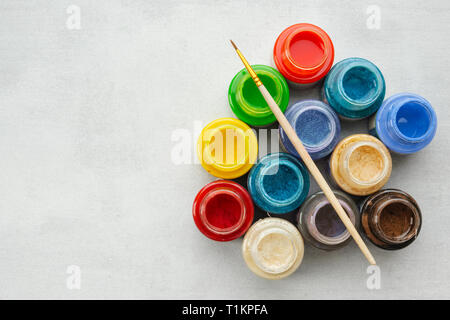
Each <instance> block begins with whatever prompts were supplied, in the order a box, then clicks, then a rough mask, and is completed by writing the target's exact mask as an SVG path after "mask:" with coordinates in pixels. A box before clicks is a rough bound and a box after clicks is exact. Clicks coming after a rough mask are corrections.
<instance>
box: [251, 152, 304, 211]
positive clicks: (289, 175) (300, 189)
mask: <svg viewBox="0 0 450 320" xmlns="http://www.w3.org/2000/svg"><path fill="white" fill-rule="evenodd" d="M248 189H249V192H250V195H251V196H252V199H253V201H254V202H255V203H256V205H257V206H258V207H260V208H261V209H262V210H264V211H267V212H270V213H277V214H279V213H288V212H291V211H293V210H295V209H296V208H298V207H299V206H300V205H301V204H302V202H303V201H304V200H305V198H306V196H307V195H308V192H309V175H308V172H307V170H306V168H305V166H304V165H303V164H302V163H301V162H300V161H299V160H298V159H297V158H295V157H294V156H292V155H290V154H288V153H283V152H280V153H271V154H268V155H266V156H264V157H263V158H261V159H260V160H259V161H258V163H257V164H256V165H255V166H254V167H253V169H252V170H251V171H250V173H249V176H248Z"/></svg>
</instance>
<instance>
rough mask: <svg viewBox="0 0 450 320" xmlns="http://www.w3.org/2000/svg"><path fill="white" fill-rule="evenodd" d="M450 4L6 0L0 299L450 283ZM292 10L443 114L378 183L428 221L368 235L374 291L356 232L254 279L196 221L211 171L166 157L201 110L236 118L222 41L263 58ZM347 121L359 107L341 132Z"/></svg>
mask: <svg viewBox="0 0 450 320" xmlns="http://www.w3.org/2000/svg"><path fill="white" fill-rule="evenodd" d="M71 5H75V6H77V7H78V8H80V10H81V15H80V17H81V20H80V21H81V25H80V27H81V28H80V29H70V28H71V27H73V20H71V17H72V16H73V14H74V12H76V10H75V11H73V8H74V7H71ZM369 5H375V6H376V7H369ZM68 8H70V9H69V13H67V11H66V10H67V9H68ZM368 8H369V9H368ZM374 8H375V9H374ZM378 9H379V10H380V16H379V17H380V25H379V29H377V28H375V29H373V27H374V26H375V27H376V22H375V25H374V20H373V14H374V12H375V13H376V11H377V10H378ZM367 10H369V11H367ZM374 10H375V11H374ZM449 18H450V3H449V2H448V1H444V0H442V1H411V0H408V1H406V0H404V1H395V2H394V1H381V0H378V1H299V0H289V1H283V2H280V3H277V2H275V1H267V0H261V1H214V2H213V1H200V0H197V1H166V0H164V1H162V0H161V1H143V0H142V1H138V0H134V1H132V0H122V1H118V0H98V1H87V0H71V1H66V0H61V1H28V0H27V1H25V0H21V1H12V0H11V1H10V0H3V1H1V2H0V25H1V27H0V42H1V45H0V73H1V77H0V154H1V157H0V176H1V179H0V298H66V299H80V298H126V299H128V298H201V299H204V298H205V299H206V298H223V299H227V298H238V299H240V298H245V299H253V298H255V299H260V298H261V299H265V298H278V299H287V298H289V299H304V298H312V299H319V298H351V299H360V298H369V299H371V298H373V299H381V298H388V299H391V298H450V287H449V280H450V265H449V262H450V256H449V252H450V250H449V249H450V246H449V238H448V233H449V229H450V220H449V205H450V200H449V180H450V179H449V178H450V167H449V160H448V155H449V154H450V144H449V140H450V134H449V132H450V131H447V130H450V128H449V126H450V119H449V116H450V111H449V110H450V109H449V107H448V88H449V87H450V82H449V78H448V74H449V73H450V69H449V63H450V58H449V55H448V52H449V49H450V42H449V41H448V21H449ZM68 19H69V21H67V20H68ZM297 22H311V23H314V24H317V25H319V26H321V27H323V28H324V29H325V30H326V31H327V32H328V33H329V34H330V36H331V38H332V39H333V41H334V44H335V48H336V60H335V61H339V60H341V59H343V58H346V57H351V56H359V57H364V58H367V59H369V60H372V61H373V62H374V63H376V64H377V65H378V66H379V67H380V69H381V70H382V72H383V74H384V76H385V78H386V82H387V95H391V94H394V93H397V92H402V91H411V92H415V93H418V94H421V95H423V96H424V97H426V98H427V99H428V100H429V101H430V102H431V103H432V104H433V106H434V107H435V108H436V111H437V114H438V120H439V127H438V132H437V135H436V137H435V140H434V141H433V143H432V144H431V145H430V146H429V147H428V148H426V149H425V150H423V151H422V152H419V153H417V154H415V155H412V156H408V157H397V156H395V157H394V171H393V174H392V177H391V179H390V181H389V183H388V186H389V187H397V188H401V189H404V190H405V191H407V192H409V193H411V194H412V195H413V196H414V197H415V198H416V199H417V201H418V202H419V204H420V206H421V208H422V210H423V218H424V224H423V229H422V233H421V235H420V237H419V238H418V240H417V241H416V242H415V243H414V244H413V245H411V246H410V247H408V248H406V249H404V250H401V251H398V252H386V251H382V250H379V249H377V248H375V247H374V246H373V245H370V249H371V250H372V252H373V254H374V255H375V257H376V259H377V261H378V264H379V266H380V268H381V289H380V290H369V289H367V287H366V279H367V277H368V274H366V267H367V264H366V262H365V260H364V258H363V256H362V255H361V254H360V252H359V251H358V249H357V247H356V245H355V244H354V243H351V244H350V245H349V246H348V247H346V248H344V249H342V250H339V251H336V252H331V253H326V252H321V251H319V250H316V249H314V248H312V247H311V246H307V247H306V253H305V258H304V261H303V264H302V266H301V267H300V269H299V270H298V271H297V272H296V273H295V274H294V275H293V276H291V277H289V278H287V279H285V280H281V281H267V280H263V279H259V278H257V277H256V276H254V275H253V274H252V273H251V272H250V271H249V270H248V269H247V267H246V266H245V264H244V261H243V259H242V257H241V252H240V247H241V242H242V240H236V241H234V242H231V243H224V244H221V243H215V242H213V241H210V240H208V239H206V238H204V237H203V235H202V234H200V233H199V232H198V231H197V229H196V228H195V226H194V223H193V220H192V217H191V205H192V201H193V198H194V196H195V194H196V192H197V191H198V190H199V189H200V188H201V187H202V186H203V185H204V184H206V183H207V182H209V181H212V180H213V177H211V176H209V175H208V174H207V173H206V172H205V171H204V170H203V169H202V168H201V167H200V166H199V165H198V164H181V165H175V164H174V163H173V162H172V160H171V153H172V150H173V148H174V146H175V145H176V141H172V134H173V133H174V132H180V131H176V130H180V129H185V130H187V131H186V132H187V133H190V135H191V136H190V138H189V139H192V141H193V139H196V137H197V133H198V132H194V129H195V128H197V129H195V130H198V122H199V121H200V122H201V123H202V124H206V123H207V122H209V121H211V120H213V119H215V118H218V117H223V116H232V113H231V111H230V109H229V107H228V102H227V89H228V84H229V81H230V80H231V78H232V77H233V75H234V74H235V73H236V72H237V71H238V70H240V69H241V64H240V62H239V60H238V58H237V57H236V56H235V54H234V52H233V50H232V48H231V47H230V44H229V42H228V39H230V38H232V39H234V40H235V41H236V43H237V44H238V45H239V46H240V47H241V49H242V51H243V52H244V53H245V54H246V55H247V58H248V59H249V60H250V61H251V63H255V64H256V63H261V64H270V59H271V51H272V47H273V43H274V41H275V39H276V37H277V35H278V34H279V33H280V32H281V31H282V30H283V29H284V28H285V27H286V26H289V25H291V24H294V23H297ZM67 23H69V24H68V25H69V28H68V26H67ZM316 96H317V92H316V91H313V92H311V91H310V92H301V93H298V92H296V93H293V94H292V99H291V103H292V102H295V101H298V100H299V99H301V98H305V97H308V98H311V97H312V98H314V97H316ZM356 132H366V123H365V122H364V121H362V122H358V123H354V124H353V123H352V124H344V132H343V134H342V136H345V135H348V134H350V133H356ZM188 143H189V141H188ZM191 158H192V159H194V155H192V157H191ZM313 190H315V189H314V188H313ZM69 266H75V267H72V268H69V269H68V267H69ZM74 270H75V271H77V270H81V278H80V279H81V282H80V285H81V286H80V288H79V289H76V288H77V283H78V282H76V280H75V278H74V277H76V276H77V274H78V273H77V272H75V271H74ZM67 284H69V285H67ZM71 288H72V289H71Z"/></svg>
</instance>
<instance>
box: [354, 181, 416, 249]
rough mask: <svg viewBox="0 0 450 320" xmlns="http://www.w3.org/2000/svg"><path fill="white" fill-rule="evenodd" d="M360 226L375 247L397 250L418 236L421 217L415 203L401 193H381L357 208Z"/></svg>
mask: <svg viewBox="0 0 450 320" xmlns="http://www.w3.org/2000/svg"><path fill="white" fill-rule="evenodd" d="M361 225H362V228H363V231H364V233H365V234H366V236H367V237H368V238H369V240H370V241H371V242H372V243H373V244H375V245H376V246H378V247H380V248H382V249H387V250H397V249H401V248H404V247H406V246H408V245H409V244H411V243H412V242H413V241H414V240H415V239H416V238H417V236H418V235H419V232H420V229H421V226H422V214H421V212H420V208H419V206H418V204H417V202H416V201H415V200H414V198H413V197H411V196H410V195H409V194H407V193H406V192H404V191H401V190H398V189H385V190H380V191H378V192H377V193H375V194H373V195H371V196H369V197H367V198H366V200H365V201H364V203H363V205H362V206H361Z"/></svg>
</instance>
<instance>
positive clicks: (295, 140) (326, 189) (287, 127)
mask: <svg viewBox="0 0 450 320" xmlns="http://www.w3.org/2000/svg"><path fill="white" fill-rule="evenodd" d="M230 42H231V44H232V45H233V47H234V49H235V50H236V53H237V54H238V56H239V58H241V60H242V63H243V64H244V66H245V68H246V69H247V71H248V73H249V74H250V76H251V77H252V79H253V81H254V82H255V84H256V86H257V87H258V89H259V91H260V92H261V94H262V95H263V97H264V99H265V100H266V102H267V104H268V105H269V107H270V110H272V112H273V114H274V115H275V117H276V118H277V120H278V123H279V124H280V126H281V127H282V128H283V129H284V131H285V132H286V135H287V136H288V138H289V140H290V141H291V142H292V145H293V146H294V147H295V150H297V152H298V154H299V155H300V157H301V158H302V160H303V162H304V163H305V165H306V167H307V168H308V170H309V172H310V173H311V175H312V176H313V177H314V179H315V180H316V182H317V184H318V185H319V187H320V189H322V191H323V193H324V194H325V196H326V197H327V199H328V201H329V202H330V204H331V205H332V207H333V208H334V210H335V211H336V213H337V214H338V216H339V218H340V219H341V220H342V223H343V224H344V225H345V227H346V228H347V230H348V232H349V233H350V235H351V236H352V237H353V239H354V240H355V242H356V244H357V245H358V247H359V249H360V250H361V252H362V253H363V254H364V256H365V257H366V259H367V260H368V261H369V263H370V264H372V265H375V264H376V262H375V259H374V258H373V256H372V254H371V253H370V251H369V248H367V246H366V244H365V243H364V241H363V239H362V238H361V236H360V235H359V233H358V231H357V230H356V228H355V226H354V225H353V223H352V222H351V220H350V218H349V217H348V216H347V214H346V213H345V211H344V209H343V208H342V206H341V204H340V203H339V201H338V199H337V198H336V196H335V195H334V193H333V191H332V190H331V188H330V186H329V185H328V183H327V182H326V180H325V178H324V177H323V176H322V174H321V173H320V171H319V169H318V168H317V166H316V164H315V163H314V161H313V159H312V158H311V156H310V155H309V153H308V151H306V149H305V147H304V146H303V143H302V142H301V140H300V138H299V137H298V136H297V133H296V132H295V130H294V129H293V128H292V126H291V124H290V123H289V121H288V120H287V119H286V117H285V116H284V114H283V112H282V111H281V109H280V107H279V106H278V105H277V103H276V102H275V100H274V99H273V98H272V96H271V95H270V93H269V91H267V89H266V87H265V86H264V84H263V83H262V82H261V80H260V79H259V78H258V76H257V74H256V72H255V71H254V70H253V69H252V67H251V66H250V64H249V63H248V62H247V60H246V59H245V57H244V56H243V54H242V53H241V51H240V50H239V49H238V48H237V46H236V45H235V44H234V42H233V41H232V40H230Z"/></svg>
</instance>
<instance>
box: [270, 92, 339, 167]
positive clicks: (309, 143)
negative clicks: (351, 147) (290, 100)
mask: <svg viewBox="0 0 450 320" xmlns="http://www.w3.org/2000/svg"><path fill="white" fill-rule="evenodd" d="M285 115H286V118H287V119H288V121H289V123H290V124H291V126H292V127H293V128H294V129H295V131H296V132H297V135H298V137H299V138H300V140H301V141H302V142H303V145H304V146H305V149H306V151H308V153H309V155H310V156H311V158H313V159H314V160H316V159H320V158H323V157H325V156H327V155H329V154H330V153H331V152H332V151H333V149H334V147H335V146H336V144H337V143H338V141H339V135H340V133H341V124H340V122H339V118H338V116H337V114H336V112H334V110H333V109H331V108H330V106H328V105H327V104H326V103H323V102H322V101H318V100H304V101H300V102H297V103H296V104H294V105H292V106H290V107H289V108H288V109H287V111H286V113H285ZM279 131H280V143H281V146H282V147H283V148H284V150H285V151H287V152H289V153H290V154H293V155H295V156H296V157H298V158H300V156H299V154H298V153H297V151H296V150H295V148H294V146H293V145H292V143H291V141H290V140H289V138H288V136H287V135H286V132H285V131H284V130H283V128H282V127H281V126H280V127H279Z"/></svg>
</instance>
